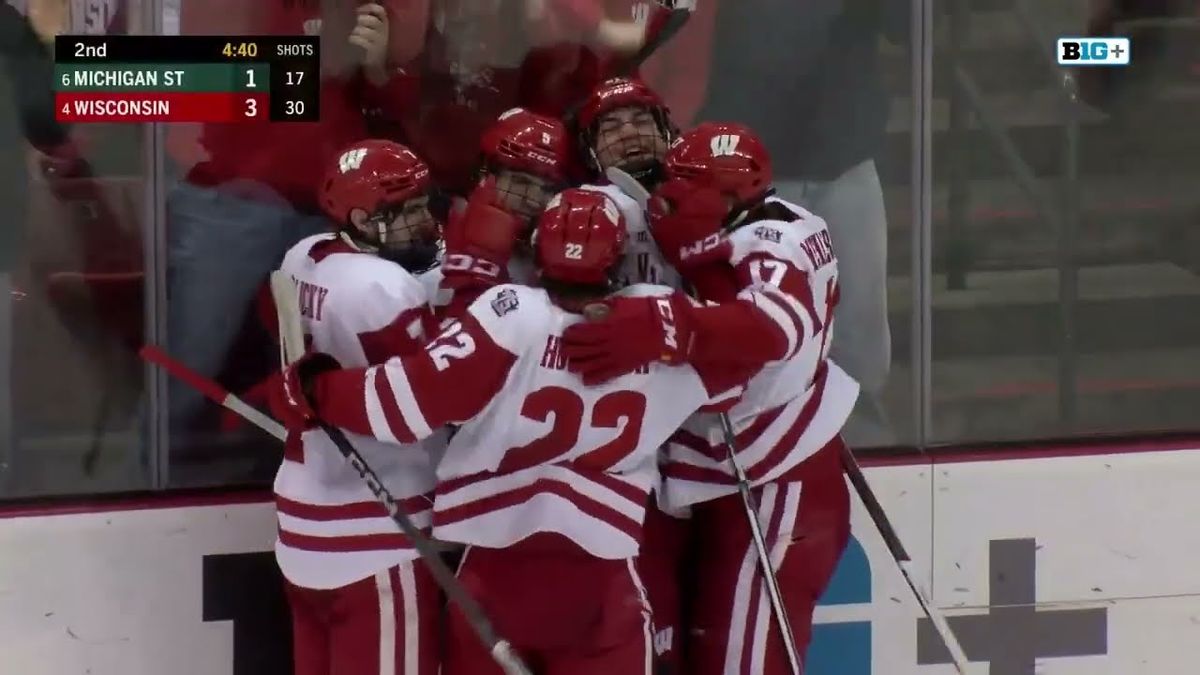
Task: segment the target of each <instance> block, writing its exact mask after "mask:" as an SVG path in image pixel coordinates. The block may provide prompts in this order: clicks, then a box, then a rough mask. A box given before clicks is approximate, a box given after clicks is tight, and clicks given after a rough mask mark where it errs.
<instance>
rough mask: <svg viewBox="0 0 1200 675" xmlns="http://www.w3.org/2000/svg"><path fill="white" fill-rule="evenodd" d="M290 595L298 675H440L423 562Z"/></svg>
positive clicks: (434, 594)
mask: <svg viewBox="0 0 1200 675" xmlns="http://www.w3.org/2000/svg"><path fill="white" fill-rule="evenodd" d="M287 595H288V602H289V604H290V605H291V609H292V632H293V644H294V647H293V654H294V660H295V674H296V675H437V672H438V665H439V664H438V649H439V647H440V640H441V636H440V629H439V619H440V602H441V601H440V598H439V595H438V589H437V585H436V584H435V583H434V581H433V577H432V576H431V575H430V574H429V571H428V569H426V567H425V565H424V564H423V563H421V562H419V561H417V562H413V563H407V564H404V565H398V566H396V567H393V568H391V569H390V570H386V571H383V572H380V573H378V574H376V575H375V576H374V577H369V578H367V579H363V580H361V581H357V582H355V583H353V584H350V585H348V586H343V587H341V588H335V589H330V590H317V589H311V588H301V587H299V586H296V585H294V584H291V583H288V584H287Z"/></svg>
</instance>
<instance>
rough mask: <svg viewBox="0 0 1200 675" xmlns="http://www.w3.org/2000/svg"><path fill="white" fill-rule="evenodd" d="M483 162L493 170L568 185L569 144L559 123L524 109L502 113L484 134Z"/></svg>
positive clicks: (563, 128)
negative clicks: (502, 169) (528, 175)
mask: <svg viewBox="0 0 1200 675" xmlns="http://www.w3.org/2000/svg"><path fill="white" fill-rule="evenodd" d="M480 150H481V151H482V152H483V158H484V161H485V162H486V163H487V164H489V165H491V166H493V167H502V168H505V169H512V170H513V171H523V172H526V173H531V174H533V175H535V176H541V177H542V178H545V179H547V180H549V181H551V182H553V183H555V184H562V183H566V182H567V162H568V161H569V158H570V152H571V143H570V141H569V140H568V138H567V128H566V126H564V125H563V123H562V122H560V121H558V120H556V119H554V118H552V117H545V116H543V115H538V114H535V113H532V112H529V111H528V110H525V109H524V108H513V109H512V110H509V111H507V112H504V113H502V114H501V115H500V117H499V118H497V119H496V122H495V123H494V124H492V126H491V127H489V128H488V130H487V131H485V132H484V134H483V139H482V141H481V142H480Z"/></svg>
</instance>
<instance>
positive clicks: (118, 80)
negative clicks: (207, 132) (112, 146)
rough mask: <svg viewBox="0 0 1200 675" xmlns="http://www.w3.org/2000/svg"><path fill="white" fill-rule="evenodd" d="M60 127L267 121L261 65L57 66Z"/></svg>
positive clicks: (266, 79) (265, 69)
mask: <svg viewBox="0 0 1200 675" xmlns="http://www.w3.org/2000/svg"><path fill="white" fill-rule="evenodd" d="M54 80H55V81H54V84H55V89H56V91H57V93H56V99H55V100H56V104H57V105H56V110H57V115H58V119H59V120H60V121H64V122H105V121H114V122H116V121H119V122H181V121H189V122H231V121H235V120H239V119H241V120H245V119H250V120H253V119H264V120H265V119H267V116H268V113H269V103H268V88H269V86H270V66H269V65H268V64H265V63H236V64H235V63H175V64H171V63H111V64H110V63H59V64H57V65H56V66H55V73H54Z"/></svg>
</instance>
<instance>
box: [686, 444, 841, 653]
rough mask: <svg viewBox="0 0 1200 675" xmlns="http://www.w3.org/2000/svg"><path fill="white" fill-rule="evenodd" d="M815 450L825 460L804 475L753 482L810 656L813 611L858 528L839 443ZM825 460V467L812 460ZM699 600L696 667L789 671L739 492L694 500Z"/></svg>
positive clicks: (694, 625) (793, 618) (693, 639)
mask: <svg viewBox="0 0 1200 675" xmlns="http://www.w3.org/2000/svg"><path fill="white" fill-rule="evenodd" d="M823 452H824V454H823V455H822V456H821V457H819V458H818V457H816V456H814V458H813V459H814V460H815V462H816V463H821V464H823V465H824V468H822V470H820V471H816V470H814V471H809V472H806V474H807V475H806V476H805V479H804V482H803V483H802V484H801V483H778V484H770V485H767V486H766V487H764V488H761V489H758V490H755V491H754V494H755V496H756V498H757V502H758V514H757V515H758V521H759V524H760V525H761V527H762V529H763V534H764V536H765V537H766V540H767V546H768V549H769V553H770V558H771V566H772V568H773V569H774V570H775V574H776V577H777V579H778V580H779V587H780V593H781V594H782V596H783V603H784V606H785V607H786V609H787V612H788V620H789V621H790V623H791V625H792V635H793V638H794V639H795V642H796V647H797V649H798V650H799V651H800V655H801V657H802V658H803V656H804V653H805V651H806V650H807V648H808V643H809V640H810V638H811V636H812V615H813V610H814V609H815V607H816V604H817V600H818V599H819V598H820V596H821V594H822V593H823V592H824V591H825V587H826V586H827V585H828V584H829V580H830V579H831V578H832V577H833V572H834V570H835V569H836V568H837V563H838V560H839V559H840V558H841V555H842V551H844V550H845V548H846V544H847V543H848V542H849V538H850V497H849V491H848V490H847V487H846V482H845V477H844V476H843V474H842V470H841V464H840V456H839V455H838V454H837V453H838V452H840V448H834V449H833V450H832V451H823ZM813 468H814V469H816V468H821V467H813ZM694 519H695V523H694V525H695V527H696V531H697V535H698V539H699V541H698V544H699V549H698V552H697V556H696V560H697V566H698V570H697V574H696V582H695V583H696V586H695V588H694V589H693V590H694V594H693V596H692V597H693V598H694V599H695V605H694V607H693V611H692V616H691V617H690V622H691V631H690V635H689V638H690V639H689V641H688V644H687V655H686V661H687V667H688V670H687V672H688V673H689V674H690V675H786V674H787V673H789V672H790V669H789V666H788V661H787V657H786V654H785V653H784V649H783V641H782V637H781V634H780V632H779V626H778V623H777V621H776V620H775V617H774V615H773V613H772V610H771V603H770V598H769V596H768V595H767V590H766V583H765V582H764V581H763V579H762V572H761V571H760V569H759V566H758V565H759V563H758V555H757V551H756V549H755V548H754V545H753V542H752V541H751V539H750V527H749V525H748V523H747V521H746V514H745V507H744V506H743V504H742V501H741V497H740V496H738V495H733V496H730V497H724V498H721V499H718V500H715V501H712V502H709V503H706V504H703V505H700V506H698V507H696V509H695V510H694Z"/></svg>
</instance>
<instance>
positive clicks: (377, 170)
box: [275, 140, 444, 675]
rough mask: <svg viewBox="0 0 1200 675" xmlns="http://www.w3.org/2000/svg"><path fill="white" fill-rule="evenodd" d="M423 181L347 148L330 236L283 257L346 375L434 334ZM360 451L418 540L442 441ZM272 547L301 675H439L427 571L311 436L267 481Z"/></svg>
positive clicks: (333, 194)
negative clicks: (421, 276)
mask: <svg viewBox="0 0 1200 675" xmlns="http://www.w3.org/2000/svg"><path fill="white" fill-rule="evenodd" d="M429 191H430V182H429V169H428V168H427V167H426V165H425V164H424V162H422V161H421V160H420V159H419V158H417V156H416V155H414V154H413V153H412V152H411V151H410V150H409V149H408V148H406V147H404V146H402V145H399V144H396V143H392V142H389V141H378V140H368V141H363V142H360V143H357V144H355V145H353V146H351V147H349V148H346V149H345V150H344V151H343V152H342V153H341V154H340V156H339V158H338V160H337V161H336V163H335V164H334V165H333V166H331V167H330V168H329V170H328V172H327V173H326V176H325V178H324V180H323V181H322V183H321V189H320V194H319V198H320V204H321V207H322V208H323V210H324V212H325V214H326V215H327V216H328V217H329V218H330V219H331V220H332V222H333V223H335V224H336V231H334V232H331V233H328V234H320V235H315V236H311V237H308V238H307V239H304V240H303V241H301V242H300V243H298V244H296V245H295V246H294V247H292V248H291V250H289V251H288V253H287V254H286V256H285V257H284V260H283V264H282V266H281V269H283V270H284V271H285V272H287V273H288V274H290V275H291V276H292V278H293V279H295V281H296V284H297V286H298V291H299V298H300V308H299V309H300V314H301V316H302V318H303V324H304V330H305V334H306V337H308V338H311V340H312V342H311V346H312V349H314V350H316V351H319V352H322V353H324V354H328V355H329V356H330V357H331V358H333V359H336V360H337V362H339V363H341V364H343V365H346V366H357V367H361V366H366V365H368V364H372V363H381V362H382V361H383V360H385V359H386V358H387V357H389V356H392V355H394V354H396V353H397V352H405V351H413V350H417V349H419V348H420V346H421V345H423V344H424V341H425V336H426V335H427V334H436V332H437V331H436V329H434V328H433V322H432V312H431V311H430V309H429V306H428V304H427V302H426V300H427V296H426V293H425V290H424V289H423V287H422V285H421V284H420V282H418V281H417V280H416V279H415V278H414V276H413V275H415V274H417V273H420V272H422V271H423V270H425V269H428V268H429V267H430V266H432V265H433V264H434V261H435V256H436V254H437V250H438V248H437V239H438V231H439V228H438V224H437V222H435V220H434V217H433V216H432V215H431V213H430V211H429ZM352 438H354V442H355V445H356V447H357V448H358V449H359V451H360V452H361V453H362V454H363V456H364V457H365V458H366V459H367V461H368V462H369V463H370V464H371V466H372V467H373V468H374V469H375V471H376V472H377V473H378V474H379V475H380V476H381V477H382V478H383V480H384V481H385V482H386V483H387V486H388V488H389V489H390V490H391V491H392V492H393V493H394V494H395V495H396V496H397V497H398V498H401V499H402V501H403V504H402V507H403V508H404V509H405V510H406V511H407V512H408V513H409V514H410V515H411V516H412V518H413V520H414V521H415V522H416V523H417V524H418V525H419V526H425V527H428V526H429V523H430V508H431V505H432V492H433V487H434V480H435V476H434V464H433V460H434V458H436V456H437V455H438V451H439V449H440V448H441V447H444V439H439V438H437V437H431V438H428V439H426V440H424V441H421V442H413V443H410V444H408V445H405V446H401V447H397V446H396V445H389V444H386V443H382V442H380V441H378V440H375V439H373V438H366V437H357V436H352ZM275 501H276V505H277V508H278V512H279V539H278V541H277V542H276V545H275V555H276V559H277V560H278V563H279V567H280V569H281V570H282V572H283V574H284V577H285V578H286V582H287V595H288V600H289V603H290V605H291V609H292V624H293V631H294V635H295V640H294V650H295V659H294V661H295V672H296V673H297V675H337V674H340V673H361V674H364V675H366V674H369V673H380V674H381V675H382V674H384V673H389V674H390V673H395V674H396V675H436V673H437V670H438V660H437V650H438V647H439V640H440V636H439V624H438V619H439V612H440V604H439V594H438V590H437V586H436V585H435V584H434V583H433V580H432V577H431V576H430V574H429V572H428V571H427V569H426V567H425V565H424V564H423V563H422V562H421V561H420V560H419V559H418V556H417V554H416V552H415V550H414V549H413V547H412V545H411V544H410V542H409V541H408V539H407V538H406V537H405V536H404V535H403V534H402V533H401V532H399V531H398V529H397V526H396V524H395V523H393V522H392V520H391V519H390V518H389V517H388V515H387V513H386V511H385V510H384V508H383V507H382V506H381V505H379V503H378V502H376V500H375V499H374V497H373V496H372V493H371V491H370V489H368V487H367V485H366V484H365V483H364V482H363V480H362V479H361V478H360V477H359V475H358V474H357V473H356V472H355V470H354V469H353V468H352V467H351V465H350V464H349V463H348V462H347V461H346V460H345V459H344V458H343V457H342V456H341V455H340V454H339V453H338V451H337V450H336V448H334V447H333V445H332V443H331V442H330V441H329V439H328V438H327V437H326V436H325V435H324V434H322V433H319V432H306V433H303V434H300V435H297V434H291V435H290V436H289V440H288V444H287V449H286V452H285V456H284V460H283V463H282V465H281V466H280V468H279V473H278V475H277V476H276V478H275Z"/></svg>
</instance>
